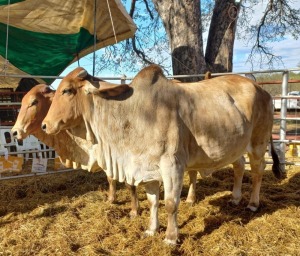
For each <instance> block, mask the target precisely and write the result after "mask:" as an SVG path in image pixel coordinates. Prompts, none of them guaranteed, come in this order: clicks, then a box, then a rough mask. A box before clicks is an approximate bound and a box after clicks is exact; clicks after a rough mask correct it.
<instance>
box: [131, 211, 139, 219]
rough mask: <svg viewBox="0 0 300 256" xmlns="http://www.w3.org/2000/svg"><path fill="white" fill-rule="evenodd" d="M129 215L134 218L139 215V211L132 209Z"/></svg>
mask: <svg viewBox="0 0 300 256" xmlns="http://www.w3.org/2000/svg"><path fill="white" fill-rule="evenodd" d="M129 216H130V218H131V219H134V218H135V217H136V216H138V212H137V211H130V213H129Z"/></svg>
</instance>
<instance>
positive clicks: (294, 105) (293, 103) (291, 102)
mask: <svg viewBox="0 0 300 256" xmlns="http://www.w3.org/2000/svg"><path fill="white" fill-rule="evenodd" d="M287 96H296V97H299V98H287V109H300V91H292V92H289V93H288V94H287ZM273 102H274V108H275V109H276V110H279V109H281V99H280V96H278V98H277V96H276V98H275V99H274V101H273Z"/></svg>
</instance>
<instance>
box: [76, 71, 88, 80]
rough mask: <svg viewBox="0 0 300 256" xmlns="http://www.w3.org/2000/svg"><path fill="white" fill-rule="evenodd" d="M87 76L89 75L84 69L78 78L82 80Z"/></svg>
mask: <svg viewBox="0 0 300 256" xmlns="http://www.w3.org/2000/svg"><path fill="white" fill-rule="evenodd" d="M87 75H88V72H87V71H86V70H85V69H83V70H81V71H80V72H79V73H78V75H77V76H78V77H80V78H86V77H87Z"/></svg>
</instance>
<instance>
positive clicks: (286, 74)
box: [279, 71, 289, 170]
mask: <svg viewBox="0 0 300 256" xmlns="http://www.w3.org/2000/svg"><path fill="white" fill-rule="evenodd" d="M288 81H289V71H284V72H283V73H282V91H281V96H287V94H288ZM286 115H287V99H286V98H282V99H281V111H280V119H281V120H280V133H279V135H280V141H281V143H280V162H281V164H282V167H283V168H282V169H283V170H285V151H286V142H284V140H286Z"/></svg>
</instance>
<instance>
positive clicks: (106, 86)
mask: <svg viewBox="0 0 300 256" xmlns="http://www.w3.org/2000/svg"><path fill="white" fill-rule="evenodd" d="M99 84H100V86H99V89H98V90H99V92H100V93H102V94H104V95H107V96H110V97H115V96H118V95H120V94H122V93H124V92H126V91H128V90H129V89H130V87H129V85H128V84H112V83H107V82H100V83H99Z"/></svg>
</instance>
